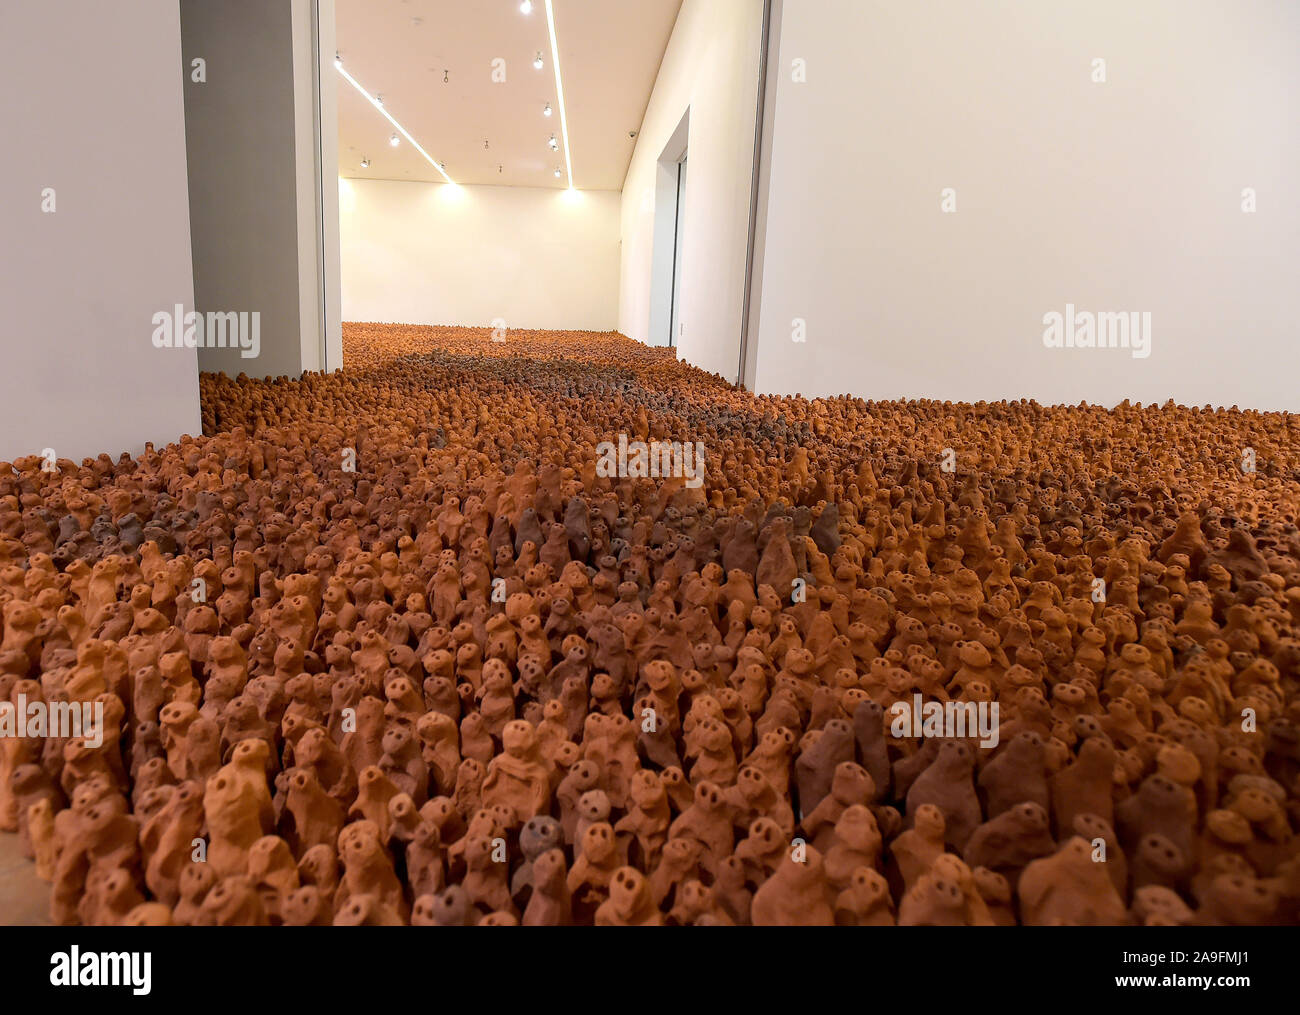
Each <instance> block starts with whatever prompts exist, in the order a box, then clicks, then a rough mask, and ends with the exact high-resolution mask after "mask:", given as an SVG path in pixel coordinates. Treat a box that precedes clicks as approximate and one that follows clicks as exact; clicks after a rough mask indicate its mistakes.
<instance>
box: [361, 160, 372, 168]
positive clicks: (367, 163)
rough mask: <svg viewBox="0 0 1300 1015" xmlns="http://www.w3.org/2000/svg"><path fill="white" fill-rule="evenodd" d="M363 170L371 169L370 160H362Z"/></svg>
mask: <svg viewBox="0 0 1300 1015" xmlns="http://www.w3.org/2000/svg"><path fill="white" fill-rule="evenodd" d="M361 168H362V169H369V168H370V160H369V159H362V160H361Z"/></svg>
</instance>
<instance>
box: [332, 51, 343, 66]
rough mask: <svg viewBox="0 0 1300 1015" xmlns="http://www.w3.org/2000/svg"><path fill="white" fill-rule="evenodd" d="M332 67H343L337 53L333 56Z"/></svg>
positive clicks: (341, 58)
mask: <svg viewBox="0 0 1300 1015" xmlns="http://www.w3.org/2000/svg"><path fill="white" fill-rule="evenodd" d="M334 66H335V67H342V66H343V57H341V56H339V55H338V53H335V54H334Z"/></svg>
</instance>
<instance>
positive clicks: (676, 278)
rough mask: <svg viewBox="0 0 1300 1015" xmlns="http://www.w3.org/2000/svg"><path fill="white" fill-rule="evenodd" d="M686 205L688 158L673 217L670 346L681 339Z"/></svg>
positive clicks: (679, 166)
mask: <svg viewBox="0 0 1300 1015" xmlns="http://www.w3.org/2000/svg"><path fill="white" fill-rule="evenodd" d="M685 203H686V156H685V155H684V154H683V155H682V160H681V161H680V162H679V163H677V201H676V209H675V211H674V216H673V291H672V309H671V312H670V320H671V322H672V325H671V328H670V329H669V332H668V344H669V345H670V346H676V345H677V341H678V339H680V338H681V322H680V315H681V307H682V299H681V295H682V226H683V224H684V223H685V216H684V211H683V209H684V206H685Z"/></svg>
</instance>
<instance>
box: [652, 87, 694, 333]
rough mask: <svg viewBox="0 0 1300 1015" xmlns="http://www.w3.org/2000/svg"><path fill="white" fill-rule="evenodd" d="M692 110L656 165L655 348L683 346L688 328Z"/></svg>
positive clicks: (653, 288)
mask: <svg viewBox="0 0 1300 1015" xmlns="http://www.w3.org/2000/svg"><path fill="white" fill-rule="evenodd" d="M690 119H691V113H690V110H689V109H688V110H687V111H686V113H685V115H684V116H683V117H682V119H681V122H680V123H679V124H678V125H677V129H676V130H674V131H673V133H672V136H671V137H670V138H669V139H668V143H667V144H665V145H664V147H663V151H662V152H661V153H660V155H659V159H658V164H657V165H656V166H655V195H654V200H655V204H654V248H653V250H652V252H651V266H650V329H649V341H650V344H651V345H668V346H679V345H681V342H682V335H683V334H684V329H685V325H686V316H685V314H684V313H683V311H684V309H685V301H684V300H683V295H684V293H683V291H682V284H683V279H684V278H685V273H684V271H683V266H682V252H683V251H684V250H685V244H684V236H685V231H686V225H687V220H686V211H685V210H686V149H687V141H688V138H689V135H690Z"/></svg>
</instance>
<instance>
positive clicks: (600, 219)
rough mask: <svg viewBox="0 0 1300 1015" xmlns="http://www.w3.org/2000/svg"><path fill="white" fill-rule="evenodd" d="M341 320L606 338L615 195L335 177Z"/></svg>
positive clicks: (614, 296)
mask: <svg viewBox="0 0 1300 1015" xmlns="http://www.w3.org/2000/svg"><path fill="white" fill-rule="evenodd" d="M339 233H340V244H341V261H342V268H341V271H342V302H343V320H345V321H388V322H395V323H401V324H450V325H464V326H468V327H488V326H491V325H492V323H493V322H494V321H496V320H498V319H499V320H504V321H505V322H506V326H507V327H509V328H560V329H572V330H580V331H612V330H614V328H615V327H616V326H617V325H618V270H619V195H618V193H617V192H614V191H573V192H570V191H565V190H559V189H554V190H552V189H549V188H541V187H483V186H450V185H447V184H435V183H415V182H405V181H396V180H358V179H340V180H339Z"/></svg>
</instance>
